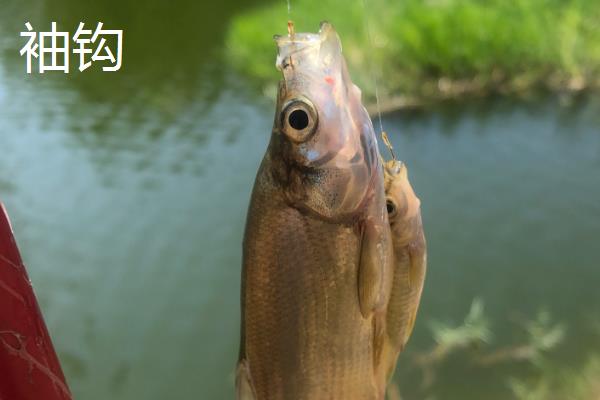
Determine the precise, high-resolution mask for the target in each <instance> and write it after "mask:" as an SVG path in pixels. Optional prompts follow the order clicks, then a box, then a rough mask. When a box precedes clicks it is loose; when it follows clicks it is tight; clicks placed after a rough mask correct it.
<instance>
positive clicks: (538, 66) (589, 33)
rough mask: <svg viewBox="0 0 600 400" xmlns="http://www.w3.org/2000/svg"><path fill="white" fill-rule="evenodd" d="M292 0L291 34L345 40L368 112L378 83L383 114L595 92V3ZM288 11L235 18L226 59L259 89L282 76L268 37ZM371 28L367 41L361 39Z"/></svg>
mask: <svg viewBox="0 0 600 400" xmlns="http://www.w3.org/2000/svg"><path fill="white" fill-rule="evenodd" d="M366 1H367V9H366V11H365V8H364V7H363V2H362V0H351V1H349V2H347V1H343V0H293V1H292V14H291V18H292V20H293V21H294V22H295V24H296V30H297V31H316V30H317V28H318V24H319V22H320V20H323V19H327V20H329V21H331V22H332V23H333V24H334V26H335V27H336V29H337V31H338V32H339V34H340V37H341V38H342V42H343V46H344V54H345V56H346V59H347V61H348V64H349V68H350V71H351V75H352V77H353V79H354V81H355V82H356V83H357V84H358V85H359V86H360V87H361V88H362V89H363V94H364V96H365V99H366V102H367V103H372V102H373V99H374V92H375V88H374V84H373V82H374V80H373V71H376V72H377V75H378V76H379V86H380V87H379V90H380V92H381V95H382V98H383V104H384V109H386V108H390V109H393V108H397V107H400V106H402V105H406V104H411V103H413V102H423V101H430V100H435V99H439V98H446V97H459V96H463V95H473V94H479V95H485V94H490V93H498V92H500V93H518V92H523V91H529V90H532V89H537V88H550V89H552V90H582V89H586V88H591V87H593V88H597V87H598V86H599V83H600V1H588V0H509V1H506V0H402V1H383V0H366ZM287 19H288V15H287V7H286V4H285V2H283V1H278V2H277V3H272V4H269V5H266V6H263V7H261V8H256V9H254V10H251V11H249V12H247V13H244V14H241V15H238V16H236V17H235V18H234V19H233V20H232V22H231V25H230V27H229V31H228V34H227V39H226V40H227V55H228V57H229V60H230V62H231V63H232V64H233V65H235V66H236V67H237V68H238V69H240V70H241V71H242V72H243V73H245V74H247V75H248V76H250V77H252V78H253V79H255V80H256V81H257V82H260V83H261V84H266V85H274V83H276V82H277V80H278V78H279V75H278V72H277V71H276V70H275V68H274V66H273V64H274V59H275V53H276V49H275V45H274V43H273V41H272V35H273V34H274V33H280V34H281V33H285V32H286V21H287ZM366 19H368V21H369V25H370V30H371V37H372V41H371V43H370V42H369V40H368V39H367V38H368V35H367V32H366V23H365V21H366Z"/></svg>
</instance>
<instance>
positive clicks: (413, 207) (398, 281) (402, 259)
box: [381, 159, 427, 381]
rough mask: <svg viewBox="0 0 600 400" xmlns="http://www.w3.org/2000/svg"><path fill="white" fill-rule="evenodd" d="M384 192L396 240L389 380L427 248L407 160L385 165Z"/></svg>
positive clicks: (409, 325)
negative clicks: (405, 162)
mask: <svg viewBox="0 0 600 400" xmlns="http://www.w3.org/2000/svg"><path fill="white" fill-rule="evenodd" d="M384 167H385V168H384V172H385V194H386V203H387V209H388V216H389V221H390V225H391V228H392V242H393V243H394V272H393V286H392V292H391V296H390V299H389V303H388V305H387V312H386V315H387V317H386V333H387V334H386V338H385V340H384V350H383V352H382V353H383V354H382V357H381V365H382V366H381V371H382V372H383V373H384V375H385V377H384V379H385V380H386V381H387V380H389V378H390V377H391V375H392V374H393V372H394V368H395V366H396V360H397V359H398V356H399V354H400V353H401V352H402V350H403V349H404V347H405V346H406V343H407V342H408V339H409V337H410V335H411V333H412V330H413V327H414V325H415V319H416V316H417V310H418V308H419V302H420V300H421V293H422V292H423V284H424V282H425V271H426V269H427V248H426V242H425V233H424V231H423V223H422V221H421V201H420V200H419V198H418V197H417V196H416V194H415V192H414V190H413V188H412V186H411V184H410V182H409V180H408V170H407V168H406V165H405V164H404V163H401V162H399V161H397V160H395V159H393V160H390V161H388V162H386V163H385V165H384Z"/></svg>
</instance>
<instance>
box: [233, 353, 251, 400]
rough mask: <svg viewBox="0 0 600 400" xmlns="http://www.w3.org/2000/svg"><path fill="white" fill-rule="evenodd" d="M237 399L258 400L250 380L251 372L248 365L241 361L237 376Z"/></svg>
mask: <svg viewBox="0 0 600 400" xmlns="http://www.w3.org/2000/svg"><path fill="white" fill-rule="evenodd" d="M235 399H236V400H256V395H255V394H254V389H253V388H252V380H251V379H250V370H249V369H248V363H247V362H246V361H245V360H241V361H240V362H239V363H238V366H237V371H236V376H235Z"/></svg>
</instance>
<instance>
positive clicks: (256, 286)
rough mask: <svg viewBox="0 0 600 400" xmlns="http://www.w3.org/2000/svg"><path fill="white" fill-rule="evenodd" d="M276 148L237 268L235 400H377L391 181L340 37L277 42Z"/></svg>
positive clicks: (260, 178) (257, 186) (269, 155)
mask: <svg viewBox="0 0 600 400" xmlns="http://www.w3.org/2000/svg"><path fill="white" fill-rule="evenodd" d="M275 41H276V43H277V46H278V50H279V52H278V57H277V62H276V66H277V68H278V69H280V70H281V71H282V73H283V80H282V81H281V82H280V85H279V93H278V97H277V106H276V111H275V121H274V126H273V130H272V134H271V141H270V143H269V146H268V148H267V151H266V154H265V156H264V158H263V161H262V163H261V166H260V168H259V171H258V173H257V176H256V180H255V183H254V189H253V191H252V196H251V200H250V205H249V209H248V214H247V220H246V230H245V234H244V243H243V260H242V294H241V303H242V321H241V340H240V354H239V362H238V367H237V376H236V392H237V393H236V394H237V399H238V400H292V399H293V400H316V399H318V400H321V399H340V400H341V399H343V400H382V399H383V398H384V394H385V384H386V382H385V380H384V378H386V377H385V374H383V373H381V365H382V361H383V360H384V359H383V358H382V356H383V355H384V354H383V350H384V346H385V342H386V332H387V329H386V319H387V318H388V314H387V312H386V311H387V309H386V308H387V304H388V301H389V299H390V295H391V290H392V285H393V279H392V278H393V277H392V274H393V271H392V268H393V266H394V260H393V257H394V255H393V244H392V238H391V228H390V224H389V221H388V213H387V210H386V199H385V192H384V173H383V166H382V164H381V161H380V155H379V151H378V147H377V140H376V137H375V133H374V130H373V125H372V123H371V120H370V119H369V116H368V113H367V111H366V110H365V108H364V107H363V105H362V103H361V93H360V90H359V89H358V87H356V86H355V85H354V84H353V83H352V81H351V79H350V76H349V74H348V71H347V68H346V63H345V60H344V58H343V56H342V51H341V43H340V40H339V37H338V35H337V33H336V32H335V30H334V29H333V27H332V26H331V25H330V24H328V23H323V24H322V25H321V29H320V31H319V33H317V34H312V33H295V32H293V29H290V34H289V35H288V36H282V37H276V38H275Z"/></svg>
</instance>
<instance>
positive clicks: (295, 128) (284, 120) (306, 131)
mask: <svg viewBox="0 0 600 400" xmlns="http://www.w3.org/2000/svg"><path fill="white" fill-rule="evenodd" d="M317 119H318V116H317V112H316V110H315V107H314V106H313V104H312V103H311V102H310V100H308V99H304V98H302V99H293V100H291V101H289V102H288V103H287V104H286V105H285V106H284V107H283V111H282V112H281V130H282V132H283V133H285V135H286V136H287V137H288V138H290V140H292V141H294V142H297V143H302V142H305V141H307V140H308V139H309V138H310V137H311V136H312V134H313V133H314V132H315V130H316V128H317Z"/></svg>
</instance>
